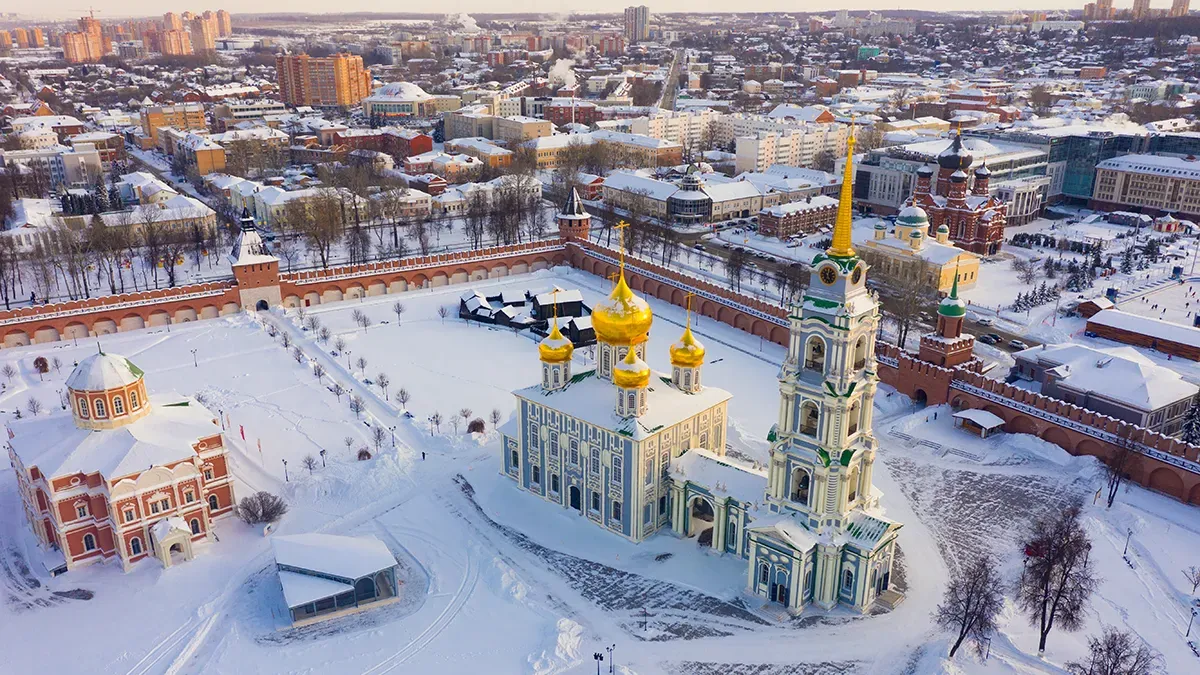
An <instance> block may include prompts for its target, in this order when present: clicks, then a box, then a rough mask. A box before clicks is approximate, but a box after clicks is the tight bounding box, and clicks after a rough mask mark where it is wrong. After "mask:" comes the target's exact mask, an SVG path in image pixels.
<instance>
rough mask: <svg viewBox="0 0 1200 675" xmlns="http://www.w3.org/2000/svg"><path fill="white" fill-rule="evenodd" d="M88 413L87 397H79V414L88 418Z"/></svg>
mask: <svg viewBox="0 0 1200 675" xmlns="http://www.w3.org/2000/svg"><path fill="white" fill-rule="evenodd" d="M88 413H89V410H88V404H87V399H86V398H81V399H79V416H80V417H82V418H83V419H85V420H86V419H87V418H88Z"/></svg>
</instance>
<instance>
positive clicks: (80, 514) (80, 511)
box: [75, 504, 88, 518]
mask: <svg viewBox="0 0 1200 675" xmlns="http://www.w3.org/2000/svg"><path fill="white" fill-rule="evenodd" d="M87 514H88V507H87V504H80V505H79V506H76V507H75V517H76V518H86V517H87Z"/></svg>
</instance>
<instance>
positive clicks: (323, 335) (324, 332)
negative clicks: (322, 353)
mask: <svg viewBox="0 0 1200 675" xmlns="http://www.w3.org/2000/svg"><path fill="white" fill-rule="evenodd" d="M331 337H333V331H331V330H329V326H321V330H320V332H319V333H318V334H317V339H318V340H320V341H321V344H324V345H327V344H329V338H331Z"/></svg>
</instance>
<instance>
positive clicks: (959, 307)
mask: <svg viewBox="0 0 1200 675" xmlns="http://www.w3.org/2000/svg"><path fill="white" fill-rule="evenodd" d="M938 314H940V315H942V316H947V317H955V318H957V317H960V316H966V315H967V303H965V302H963V301H962V299H961V298H959V297H958V270H954V285H953V286H951V287H950V295H947V296H946V297H944V298H942V302H941V303H940V304H938Z"/></svg>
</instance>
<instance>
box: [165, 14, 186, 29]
mask: <svg viewBox="0 0 1200 675" xmlns="http://www.w3.org/2000/svg"><path fill="white" fill-rule="evenodd" d="M182 29H183V21H180V20H179V15H178V14H176V13H175V12H167V13H166V14H163V30H182Z"/></svg>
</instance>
